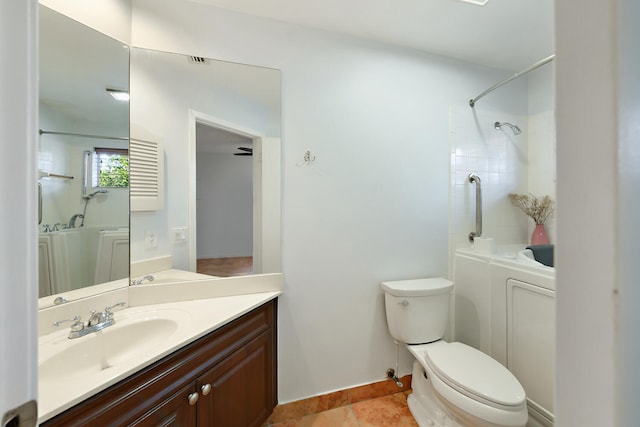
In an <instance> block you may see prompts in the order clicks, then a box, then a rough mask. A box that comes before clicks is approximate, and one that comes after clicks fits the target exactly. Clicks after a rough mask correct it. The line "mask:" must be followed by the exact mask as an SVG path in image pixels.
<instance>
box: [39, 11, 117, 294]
mask: <svg viewBox="0 0 640 427" xmlns="http://www.w3.org/2000/svg"><path fill="white" fill-rule="evenodd" d="M39 61H40V64H39V66H40V70H39V82H40V96H39V128H40V137H39V144H38V156H39V157H38V169H39V171H38V172H39V179H38V201H39V211H40V212H39V224H38V230H39V239H38V254H39V295H40V297H41V298H42V297H48V296H53V295H56V294H60V293H68V292H70V291H75V290H78V289H81V288H86V287H89V286H93V285H96V284H99V283H105V282H110V281H114V280H117V279H123V278H126V277H128V275H129V188H128V148H129V103H128V101H127V100H126V98H125V99H123V100H118V99H116V97H114V95H116V96H117V95H125V96H126V95H127V94H128V89H129V49H128V47H127V46H123V44H122V43H121V42H119V41H117V40H115V39H112V38H110V37H108V36H106V35H104V34H102V33H100V32H98V31H95V30H93V29H92V28H89V27H87V26H85V25H83V24H81V23H79V22H77V21H74V20H72V19H70V18H68V17H67V16H65V15H62V14H60V13H58V12H56V11H54V10H52V9H49V8H47V7H45V6H42V5H40V6H39Z"/></svg>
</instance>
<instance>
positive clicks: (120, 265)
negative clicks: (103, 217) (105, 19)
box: [95, 229, 129, 283]
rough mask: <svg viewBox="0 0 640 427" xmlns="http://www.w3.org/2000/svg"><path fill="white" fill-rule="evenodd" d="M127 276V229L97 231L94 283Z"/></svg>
mask: <svg viewBox="0 0 640 427" xmlns="http://www.w3.org/2000/svg"><path fill="white" fill-rule="evenodd" d="M128 276H129V230H128V229H118V230H101V231H100V232H99V233H98V254H97V258H96V273H95V283H105V282H110V281H112V280H118V279H124V278H126V277H128Z"/></svg>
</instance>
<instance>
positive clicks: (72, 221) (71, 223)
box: [67, 213, 84, 228]
mask: <svg viewBox="0 0 640 427" xmlns="http://www.w3.org/2000/svg"><path fill="white" fill-rule="evenodd" d="M78 218H81V219H83V218H84V215H82V214H79V213H78V214H75V215H73V216H72V217H71V219H70V220H69V225H67V228H76V220H77V219H78Z"/></svg>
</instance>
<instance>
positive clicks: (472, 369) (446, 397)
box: [382, 278, 528, 427]
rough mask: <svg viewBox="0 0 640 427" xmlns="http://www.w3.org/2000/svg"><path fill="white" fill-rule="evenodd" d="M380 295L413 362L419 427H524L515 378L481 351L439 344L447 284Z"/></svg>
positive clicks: (389, 289) (394, 288)
mask: <svg viewBox="0 0 640 427" xmlns="http://www.w3.org/2000/svg"><path fill="white" fill-rule="evenodd" d="M382 289H383V290H384V292H385V309H386V313H387V325H388V327H389V332H390V333H391V335H392V336H393V338H394V339H395V341H396V342H397V343H403V344H406V346H407V348H408V349H409V351H410V352H411V354H412V355H413V356H414V358H415V361H414V364H413V376H412V382H411V386H412V389H413V393H412V394H411V395H410V396H409V398H408V403H409V409H410V410H411V413H412V415H413V416H414V418H415V419H416V421H417V422H418V424H419V425H420V426H421V427H423V426H436V427H437V426H447V427H450V426H464V427H469V426H474V427H476V426H478V427H502V426H505V427H506V426H509V427H521V426H524V425H526V423H527V419H528V414H527V405H526V395H525V392H524V389H523V388H522V386H521V385H520V383H519V382H518V380H517V379H516V378H515V377H514V376H513V374H511V372H509V370H507V368H505V367H504V366H503V365H501V364H500V363H498V362H497V361H496V360H494V359H492V358H491V357H489V356H488V355H486V354H484V353H482V352H480V351H479V350H476V349H474V348H472V347H469V346H467V345H465V344H462V343H458V342H452V343H448V342H446V341H444V340H443V339H442V338H443V336H444V333H445V331H446V327H447V320H448V314H449V298H450V294H451V291H452V289H453V283H452V282H451V281H449V280H446V279H442V278H427V279H416V280H401V281H395V282H383V283H382Z"/></svg>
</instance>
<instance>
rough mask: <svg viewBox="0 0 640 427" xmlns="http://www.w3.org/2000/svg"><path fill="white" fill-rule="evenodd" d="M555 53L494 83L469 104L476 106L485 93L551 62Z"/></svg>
mask: <svg viewBox="0 0 640 427" xmlns="http://www.w3.org/2000/svg"><path fill="white" fill-rule="evenodd" d="M555 57H556V56H555V55H551V56H548V57H546V58H544V59H542V60H540V61H538V62H536V63H535V64H533V65H532V66H530V67H529V68H526V69H524V70H522V71H518V72H517V73H515V74H514V75H512V76H511V77H509V78H507V79H504V80H502V81H501V82H498V83H496V84H494V85H493V86H491V87H490V88H489V89H487V90H485V91H484V92H482V93H481V94H480V95H478V96H476V97H475V98H473V99H470V100H469V106H470V107H471V108H473V107H475V105H476V102H478V100H479V99H480V98H482V97H484V96H485V95H487V94H488V93H491V92H493V91H494V90H496V89H498V88H499V87H500V86H502V85H505V84H507V83H509V82H510V81H511V80H513V79H516V78H518V77H520V76H522V75H525V74H527V73H530V72H531V71H533V70H535V69H536V68H539V67H542V66H543V65H544V64H548V63H549V62H551V61H553V60H554V59H555Z"/></svg>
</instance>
